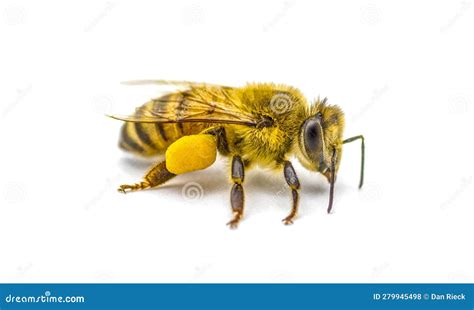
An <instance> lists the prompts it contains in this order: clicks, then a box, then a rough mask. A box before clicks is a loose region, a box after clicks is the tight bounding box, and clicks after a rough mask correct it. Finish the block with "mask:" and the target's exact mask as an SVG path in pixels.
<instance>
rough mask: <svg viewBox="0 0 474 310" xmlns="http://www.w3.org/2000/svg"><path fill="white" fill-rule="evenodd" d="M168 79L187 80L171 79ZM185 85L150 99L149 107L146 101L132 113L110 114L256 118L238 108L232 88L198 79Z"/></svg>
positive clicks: (148, 118) (164, 119)
mask: <svg viewBox="0 0 474 310" xmlns="http://www.w3.org/2000/svg"><path fill="white" fill-rule="evenodd" d="M145 82H148V81H140V84H142V83H145ZM153 82H156V81H153ZM163 82H167V81H163ZM170 83H171V82H170ZM172 83H191V82H176V81H173V82H172ZM173 85H174V84H173ZM185 86H187V88H188V89H187V90H185V91H181V92H177V93H173V94H170V95H167V96H164V97H160V98H157V99H153V100H152V106H151V107H150V106H148V105H146V106H145V107H141V108H138V109H137V111H136V113H135V114H134V115H130V116H121V115H112V116H111V117H112V118H115V119H119V120H123V121H128V122H140V123H186V122H206V123H221V124H241V125H247V126H256V125H257V123H258V119H256V117H255V116H254V115H252V114H251V113H248V112H246V111H243V110H242V109H241V108H240V106H239V104H238V99H237V98H235V96H233V92H232V91H231V90H232V88H230V87H226V86H210V85H209V84H200V83H194V84H185Z"/></svg>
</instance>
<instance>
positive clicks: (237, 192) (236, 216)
mask: <svg viewBox="0 0 474 310" xmlns="http://www.w3.org/2000/svg"><path fill="white" fill-rule="evenodd" d="M244 176H245V173H244V164H243V162H242V158H241V157H240V156H234V157H232V181H234V185H233V186H232V190H231V192H230V204H231V207H232V213H233V217H232V220H230V222H228V223H227V225H229V226H230V228H231V229H235V228H237V226H238V224H239V221H240V219H241V218H242V216H243V214H244V188H243V187H242V182H243V181H244Z"/></svg>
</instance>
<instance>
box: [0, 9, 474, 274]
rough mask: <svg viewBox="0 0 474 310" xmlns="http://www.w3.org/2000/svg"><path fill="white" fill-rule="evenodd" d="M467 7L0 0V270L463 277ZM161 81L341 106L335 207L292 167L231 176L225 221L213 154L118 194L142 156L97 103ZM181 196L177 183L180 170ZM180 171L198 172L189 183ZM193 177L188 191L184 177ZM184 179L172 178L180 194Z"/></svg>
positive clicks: (133, 95)
mask: <svg viewBox="0 0 474 310" xmlns="http://www.w3.org/2000/svg"><path fill="white" fill-rule="evenodd" d="M473 11H474V8H472V7H471V1H468V2H460V1H439V2H433V1H406V2H400V1H392V2H388V1H386V2H368V1H325V2H318V3H317V2H316V1H291V0H288V1H274V0H272V1H270V0H269V1H260V2H258V1H242V0H239V1H233V2H229V1H169V2H161V3H160V2H157V1H153V2H152V1H149V2H145V1H110V2H104V1H90V2H84V1H76V2H66V1H24V2H23V1H1V5H0V36H1V37H0V38H1V48H0V79H1V80H0V84H1V86H0V108H1V109H0V146H1V151H0V249H1V250H0V282H473V281H474V264H473V262H474V253H473V247H472V236H473V233H474V225H473V218H474V211H473V206H474V204H473V200H474V199H473V190H472V176H473V164H472V162H473V158H474V156H473V155H474V154H473V150H472V140H473V138H472V132H473V129H474V128H473V127H474V126H473V106H472V105H473V98H474V93H473V88H472V86H473V81H474V73H473V72H474V65H473V63H474V61H473V55H474V48H473V37H474V31H473V30H474V16H473V15H474V12H473ZM143 78H160V79H178V80H183V79H185V80H194V81H204V82H210V83H217V84H227V85H235V86H240V85H243V84H244V83H246V82H250V81H259V82H277V83H286V84H290V85H293V86H296V87H299V88H300V89H301V90H302V91H303V92H304V93H305V95H307V97H308V98H310V99H312V98H316V97H317V96H318V95H321V96H322V97H324V96H327V97H328V98H329V102H330V103H333V104H338V105H340V106H341V107H342V108H343V110H344V111H345V113H346V119H347V126H346V137H349V136H352V135H356V134H361V133H362V134H364V135H365V137H366V141H367V167H366V183H365V186H364V188H363V189H362V190H360V191H359V190H358V189H357V184H358V173H359V158H360V145H359V144H358V143H354V144H350V145H347V146H346V147H345V153H344V157H343V160H342V166H341V169H340V173H339V176H338V182H337V186H336V198H335V206H334V208H335V209H334V214H332V215H328V214H326V207H327V201H328V186H327V184H326V182H325V180H324V179H323V178H322V177H320V176H318V175H316V174H312V173H309V172H307V171H305V170H304V169H303V168H302V167H301V166H300V165H299V164H295V166H296V170H297V173H298V175H299V177H300V181H301V183H302V191H301V212H300V216H299V217H298V218H297V220H296V221H295V224H294V225H293V226H290V227H286V226H284V225H283V224H282V223H281V219H282V218H283V217H285V216H286V214H287V213H288V212H289V210H290V204H291V201H290V193H289V191H288V190H287V187H286V184H285V182H284V180H283V177H282V176H281V175H276V176H273V177H269V173H268V172H266V171H262V170H256V171H252V172H249V173H248V174H247V179H246V182H245V190H246V214H245V219H244V220H243V221H242V222H241V225H240V227H239V229H237V230H235V231H232V230H229V229H228V227H227V226H226V225H225V223H226V222H227V221H228V220H229V219H230V216H231V212H230V207H229V190H230V184H229V183H228V167H227V166H226V165H225V164H224V160H223V159H221V160H220V161H219V163H217V164H216V165H214V166H213V167H211V168H210V169H208V170H205V171H201V172H195V173H191V174H189V175H183V176H180V177H177V178H175V179H173V180H172V181H170V182H169V183H168V184H167V185H166V186H163V188H161V189H157V190H150V191H144V192H139V193H133V194H129V195H128V194H127V195H126V196H124V195H121V194H119V193H117V192H116V187H117V186H118V185H120V184H122V183H130V182H135V181H139V180H140V178H141V176H142V175H143V173H144V172H145V170H146V169H147V167H148V166H149V163H146V162H143V161H137V160H135V159H133V158H132V157H130V156H128V155H127V154H125V153H123V152H121V151H120V150H119V149H118V148H117V139H118V131H119V127H120V122H118V121H115V120H112V119H108V118H106V117H104V113H107V112H111V111H112V112H114V111H115V110H117V109H118V108H119V107H124V106H127V107H128V108H127V109H128V110H127V111H128V112H131V111H133V108H134V107H135V106H138V105H141V104H142V103H143V102H145V101H146V100H147V99H148V98H150V96H154V95H158V89H156V88H154V87H151V88H149V87H148V88H146V87H127V86H120V84H119V82H120V81H123V80H130V79H143ZM190 182H197V184H198V185H199V186H200V187H202V192H201V193H198V196H197V198H196V199H194V200H192V197H190V196H185V195H184V196H183V194H182V190H183V188H185V187H186V186H187V187H189V186H190V184H191V185H193V184H194V183H190ZM194 185H195V184H194ZM199 186H198V188H199ZM187 187H186V188H187Z"/></svg>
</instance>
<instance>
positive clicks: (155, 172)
mask: <svg viewBox="0 0 474 310" xmlns="http://www.w3.org/2000/svg"><path fill="white" fill-rule="evenodd" d="M175 176H176V174H173V173H171V172H169V171H168V169H166V161H162V162H161V163H159V164H157V165H155V166H153V167H152V168H151V169H150V170H149V171H148V172H147V173H146V175H145V177H144V180H143V181H142V182H140V183H135V184H132V185H128V184H124V185H120V186H119V188H118V189H117V190H118V191H119V192H121V193H124V194H125V193H127V192H131V191H139V190H142V189H147V188H152V187H155V186H158V185H160V184H163V183H165V182H166V181H168V180H170V179H171V178H173V177H175Z"/></svg>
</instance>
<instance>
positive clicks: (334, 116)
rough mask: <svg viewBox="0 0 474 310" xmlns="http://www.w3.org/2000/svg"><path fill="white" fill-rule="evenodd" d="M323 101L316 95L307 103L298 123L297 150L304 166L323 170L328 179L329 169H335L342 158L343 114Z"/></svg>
mask: <svg viewBox="0 0 474 310" xmlns="http://www.w3.org/2000/svg"><path fill="white" fill-rule="evenodd" d="M326 101H327V99H323V100H322V101H320V100H319V99H318V100H317V101H316V102H315V103H314V104H313V105H312V106H311V107H310V109H309V111H308V117H307V118H306V119H305V121H304V122H303V124H302V125H301V127H300V132H299V139H298V142H299V143H298V146H299V152H297V154H298V159H299V160H300V162H301V163H302V164H303V166H305V167H306V168H307V169H308V170H311V171H317V172H320V173H322V174H323V175H324V176H325V177H326V178H327V179H328V181H329V182H330V181H331V174H332V173H331V171H332V169H334V174H335V173H336V172H337V170H338V168H339V163H340V159H341V151H342V134H343V131H344V114H343V112H342V111H341V109H340V108H339V107H338V106H331V105H327V104H326ZM332 167H334V168H332Z"/></svg>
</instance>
